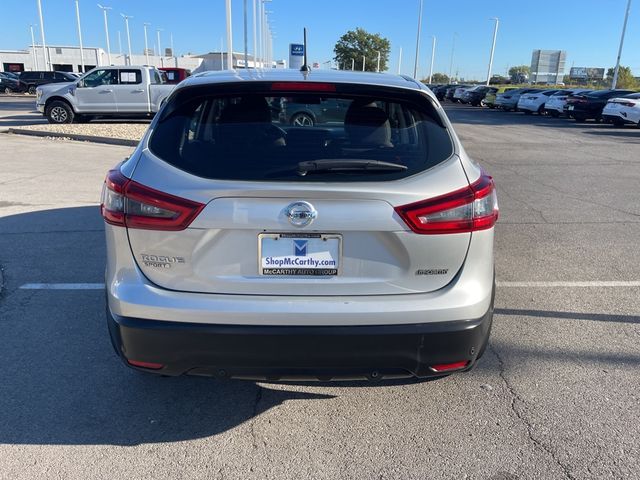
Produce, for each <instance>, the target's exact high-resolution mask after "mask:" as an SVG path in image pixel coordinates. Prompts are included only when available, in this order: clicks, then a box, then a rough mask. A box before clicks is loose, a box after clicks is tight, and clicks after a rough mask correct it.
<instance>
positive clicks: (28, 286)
mask: <svg viewBox="0 0 640 480" xmlns="http://www.w3.org/2000/svg"><path fill="white" fill-rule="evenodd" d="M496 284H497V286H498V287H500V288H603V287H640V281H615V280H614V281H597V280H595V281H589V282H496ZM103 288H104V283H25V284H24V285H22V286H21V287H20V289H22V290H102V289H103Z"/></svg>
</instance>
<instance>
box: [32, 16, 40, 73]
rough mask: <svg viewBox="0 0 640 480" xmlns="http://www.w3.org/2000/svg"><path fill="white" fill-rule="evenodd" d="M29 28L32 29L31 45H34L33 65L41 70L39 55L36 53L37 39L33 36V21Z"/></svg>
mask: <svg viewBox="0 0 640 480" xmlns="http://www.w3.org/2000/svg"><path fill="white" fill-rule="evenodd" d="M29 30H31V46H32V47H33V50H32V53H33V65H34V66H35V67H36V70H40V68H38V55H37V53H36V39H35V37H34V36H33V23H32V24H30V25H29Z"/></svg>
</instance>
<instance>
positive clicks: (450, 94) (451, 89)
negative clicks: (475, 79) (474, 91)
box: [444, 84, 470, 103]
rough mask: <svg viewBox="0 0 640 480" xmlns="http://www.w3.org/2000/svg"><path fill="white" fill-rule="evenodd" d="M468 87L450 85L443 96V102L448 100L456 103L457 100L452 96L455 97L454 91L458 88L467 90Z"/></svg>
mask: <svg viewBox="0 0 640 480" xmlns="http://www.w3.org/2000/svg"><path fill="white" fill-rule="evenodd" d="M468 87H470V85H457V84H456V85H451V86H450V87H449V88H447V90H446V92H445V94H444V98H445V100H449V101H450V102H454V103H455V102H457V100H454V99H453V96H454V95H455V93H456V91H457V90H458V88H468Z"/></svg>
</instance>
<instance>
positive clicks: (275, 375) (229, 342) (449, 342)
mask: <svg viewBox="0 0 640 480" xmlns="http://www.w3.org/2000/svg"><path fill="white" fill-rule="evenodd" d="M492 319H493V302H492V303H491V308H490V309H489V310H488V311H487V312H486V314H484V315H483V316H482V317H481V318H478V319H474V320H466V321H452V322H438V323H421V324H404V325H374V326H338V327H336V326H253V325H220V324H196V323H192V324H188V323H182V322H163V321H154V320H143V319H137V318H129V317H121V316H118V315H114V314H112V313H111V311H110V310H109V309H108V308H107V322H108V325H109V332H110V335H111V341H112V343H113V346H114V348H115V350H116V352H117V353H118V355H119V356H120V357H121V358H122V359H123V361H124V362H125V363H126V364H127V365H129V366H131V365H130V364H129V363H128V360H134V361H138V362H151V363H157V364H161V365H162V367H161V368H158V369H155V370H150V369H146V368H137V367H134V368H136V369H138V370H144V371H147V372H151V373H157V374H161V375H170V376H175V375H183V374H190V375H205V376H218V377H224V378H245V379H266V380H289V379H300V378H305V379H318V380H331V379H364V378H369V379H380V378H398V377H408V376H416V377H420V378H424V377H437V376H441V375H443V374H446V373H449V372H444V373H443V372H439V371H437V370H435V369H433V366H434V365H440V364H450V363H454V362H466V363H464V365H463V366H461V367H460V368H458V369H456V370H455V371H466V370H469V369H471V368H472V367H473V366H474V364H475V362H476V361H477V360H478V358H479V357H480V356H481V355H482V352H483V351H484V348H485V346H486V342H487V341H488V338H489V332H490V329H491V322H492Z"/></svg>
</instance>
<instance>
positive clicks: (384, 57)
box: [333, 28, 391, 72]
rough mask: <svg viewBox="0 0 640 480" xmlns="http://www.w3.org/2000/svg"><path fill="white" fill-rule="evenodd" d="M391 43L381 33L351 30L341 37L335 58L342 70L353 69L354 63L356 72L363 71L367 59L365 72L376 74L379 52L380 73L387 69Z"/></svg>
mask: <svg viewBox="0 0 640 480" xmlns="http://www.w3.org/2000/svg"><path fill="white" fill-rule="evenodd" d="M390 51H391V43H390V42H389V40H388V39H386V38H384V37H382V36H380V34H379V33H369V32H367V31H366V30H364V29H362V28H356V30H355V32H354V31H352V30H350V31H348V32H347V33H345V34H344V35H342V36H341V37H340V40H338V41H337V42H336V46H335V47H334V48H333V52H334V53H335V54H336V56H335V57H334V59H335V61H336V62H337V63H338V65H339V66H340V68H342V69H346V70H349V69H351V61H352V60H353V61H354V64H355V70H362V57H364V58H365V67H364V68H365V70H366V71H367V72H375V71H376V68H377V66H378V52H380V71H381V72H384V71H385V70H386V69H387V63H388V62H389V52H390Z"/></svg>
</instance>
